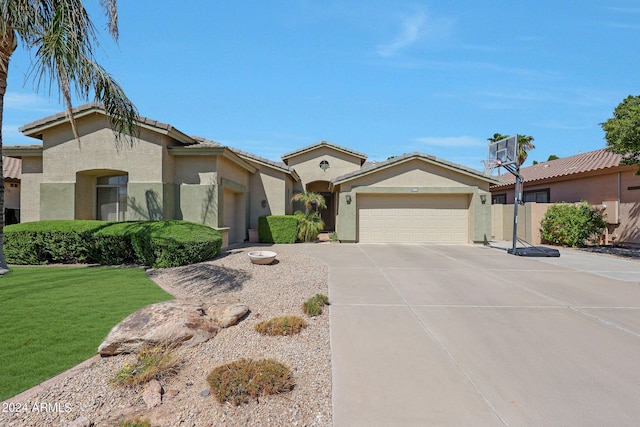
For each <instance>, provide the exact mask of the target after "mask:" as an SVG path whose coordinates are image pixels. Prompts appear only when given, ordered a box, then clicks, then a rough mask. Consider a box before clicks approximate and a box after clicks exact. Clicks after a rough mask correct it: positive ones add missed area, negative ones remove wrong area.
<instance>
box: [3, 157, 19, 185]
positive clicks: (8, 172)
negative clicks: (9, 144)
mask: <svg viewBox="0 0 640 427" xmlns="http://www.w3.org/2000/svg"><path fill="white" fill-rule="evenodd" d="M2 170H3V173H4V178H5V179H20V178H21V177H22V161H21V160H20V159H15V158H13V157H5V156H2Z"/></svg>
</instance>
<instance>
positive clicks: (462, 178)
mask: <svg viewBox="0 0 640 427" xmlns="http://www.w3.org/2000/svg"><path fill="white" fill-rule="evenodd" d="M73 114H74V117H75V119H76V122H77V127H78V130H79V134H80V141H78V140H76V139H75V138H74V137H73V133H72V131H71V127H70V123H69V120H68V118H67V117H66V115H65V114H64V113H60V114H56V115H53V116H49V117H45V118H43V119H41V120H38V121H35V122H33V123H29V124H27V125H25V126H23V127H22V128H21V131H22V132H23V133H24V135H26V136H29V137H32V138H35V139H39V140H41V141H42V142H41V143H40V144H37V145H29V146H13V147H5V148H4V152H5V155H6V156H10V157H15V158H20V159H22V189H21V190H22V191H21V220H22V222H28V221H37V220H44V219H102V220H113V221H123V220H136V219H184V220H188V221H194V222H199V223H203V224H207V225H209V226H211V227H214V228H216V229H219V230H221V231H222V232H223V235H224V236H225V244H227V243H236V242H242V241H244V240H245V239H246V237H247V230H248V229H249V228H256V227H257V223H258V217H259V216H261V215H284V214H291V213H293V210H294V206H293V205H292V203H291V201H290V200H291V197H292V196H293V195H294V194H295V193H297V192H301V191H304V190H308V191H313V192H317V193H321V194H323V195H324V196H325V198H326V200H327V209H325V210H324V211H323V212H322V216H323V218H324V220H325V224H326V230H330V231H336V232H337V234H338V238H339V239H340V240H342V241H347V242H444V243H469V242H477V241H483V240H484V239H485V238H486V237H488V236H490V234H491V217H490V216H491V206H490V199H491V196H490V192H489V186H490V185H491V184H496V183H497V181H495V180H494V179H493V178H490V177H489V178H488V177H486V176H484V175H483V174H482V173H481V172H478V171H475V170H473V169H469V168H466V167H464V166H460V165H457V164H454V163H450V162H447V161H444V160H441V159H437V158H435V157H433V156H428V155H425V154H421V153H412V154H405V155H402V156H399V157H394V158H391V159H390V160H387V161H385V162H378V163H376V162H367V161H366V159H367V156H366V155H365V154H364V153H359V152H357V151H354V150H351V149H349V148H346V147H342V146H339V145H335V144H332V143H329V142H326V141H323V142H320V143H317V144H313V145H310V146H306V147H303V148H301V149H299V150H295V151H292V152H289V153H286V154H284V155H283V156H282V160H283V161H282V162H275V161H272V160H269V159H265V158H262V157H260V156H256V155H254V154H251V153H247V152H244V151H241V150H238V149H235V148H232V147H226V146H222V145H220V144H219V143H217V142H214V141H211V140H207V139H205V138H201V137H194V136H188V135H187V134H185V133H183V132H181V131H179V130H177V129H176V128H174V127H172V126H171V125H168V124H165V123H161V122H157V121H155V120H151V119H148V118H145V117H139V119H138V127H139V133H138V135H137V137H136V139H135V141H134V143H133V144H132V145H130V146H129V145H120V146H118V144H116V143H115V137H114V134H113V132H112V130H111V128H110V125H109V122H108V120H107V117H106V115H105V113H104V111H103V110H102V109H101V108H100V106H98V105H96V104H87V105H83V106H80V107H78V108H76V109H74V110H73ZM487 200H489V202H487Z"/></svg>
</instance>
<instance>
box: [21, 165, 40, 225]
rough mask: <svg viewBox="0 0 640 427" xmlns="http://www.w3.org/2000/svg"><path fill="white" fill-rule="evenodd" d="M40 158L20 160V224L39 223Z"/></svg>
mask: <svg viewBox="0 0 640 427" xmlns="http://www.w3.org/2000/svg"><path fill="white" fill-rule="evenodd" d="M41 183H42V157H23V158H22V177H21V180H20V222H30V221H40V184H41Z"/></svg>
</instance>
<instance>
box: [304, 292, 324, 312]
mask: <svg viewBox="0 0 640 427" xmlns="http://www.w3.org/2000/svg"><path fill="white" fill-rule="evenodd" d="M325 305H329V297H327V296H326V295H323V294H315V295H314V296H312V297H311V298H309V299H308V300H306V301H305V302H304V304H303V305H302V309H303V310H304V312H305V313H307V314H308V315H309V316H311V317H313V316H319V315H321V314H322V309H323V308H324V306H325Z"/></svg>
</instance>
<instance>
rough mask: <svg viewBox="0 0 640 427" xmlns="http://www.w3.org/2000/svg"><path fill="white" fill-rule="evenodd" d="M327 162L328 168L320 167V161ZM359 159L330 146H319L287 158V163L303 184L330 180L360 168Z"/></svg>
mask: <svg viewBox="0 0 640 427" xmlns="http://www.w3.org/2000/svg"><path fill="white" fill-rule="evenodd" d="M323 160H326V161H328V162H329V166H330V167H329V169H327V170H326V171H325V170H322V169H320V162H321V161H323ZM360 162H361V159H360V158H359V157H356V156H352V155H350V154H347V153H344V152H342V151H337V150H334V149H332V148H330V147H320V148H317V149H315V150H311V151H308V152H305V153H302V154H299V155H297V156H294V157H291V158H289V159H287V164H288V165H289V166H290V167H292V168H293V169H295V171H296V172H297V173H298V175H299V176H300V180H301V181H302V184H303V185H307V184H308V183H310V182H313V181H331V180H332V179H334V178H337V177H339V176H342V175H346V174H348V173H351V172H354V171H357V170H359V169H360Z"/></svg>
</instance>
